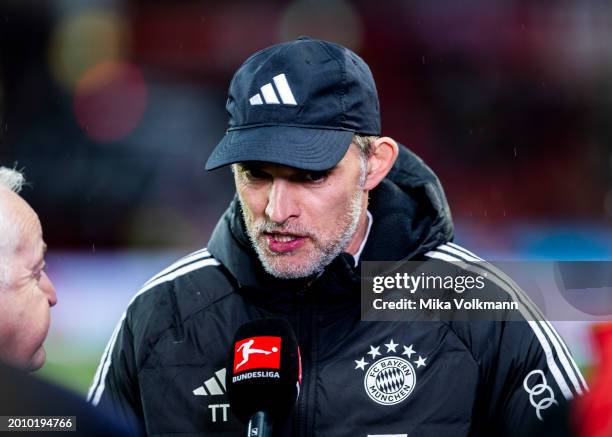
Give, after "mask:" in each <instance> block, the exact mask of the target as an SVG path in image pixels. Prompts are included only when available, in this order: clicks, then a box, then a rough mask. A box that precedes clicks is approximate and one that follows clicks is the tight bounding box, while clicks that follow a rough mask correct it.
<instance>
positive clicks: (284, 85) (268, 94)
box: [249, 73, 297, 105]
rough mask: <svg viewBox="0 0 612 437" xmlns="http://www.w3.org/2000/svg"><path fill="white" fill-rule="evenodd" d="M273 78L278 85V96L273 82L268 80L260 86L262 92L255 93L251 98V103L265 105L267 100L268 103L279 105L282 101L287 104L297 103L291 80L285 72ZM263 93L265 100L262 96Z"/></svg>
mask: <svg viewBox="0 0 612 437" xmlns="http://www.w3.org/2000/svg"><path fill="white" fill-rule="evenodd" d="M272 80H273V81H274V85H276V91H277V92H278V96H277V95H276V92H275V91H274V87H273V86H272V83H270V82H268V83H267V84H265V85H264V86H262V87H261V88H260V90H261V94H260V93H257V94H255V95H254V96H253V97H251V98H250V99H249V103H251V105H263V104H264V102H265V104H266V105H279V104H280V103H281V102H282V103H283V104H285V105H297V102H296V101H295V97H293V93H292V92H291V87H290V86H289V82H287V77H286V76H285V73H281V74H279V75H278V76H274V77H273V78H272ZM262 95H263V100H262V98H261V96H262ZM278 97H280V101H279V100H278Z"/></svg>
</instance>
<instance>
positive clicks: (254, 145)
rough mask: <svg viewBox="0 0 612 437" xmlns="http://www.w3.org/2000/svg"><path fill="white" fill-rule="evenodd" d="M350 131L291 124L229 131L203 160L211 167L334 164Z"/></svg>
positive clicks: (319, 166)
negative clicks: (252, 163)
mask: <svg viewBox="0 0 612 437" xmlns="http://www.w3.org/2000/svg"><path fill="white" fill-rule="evenodd" d="M352 139H353V132H350V131H344V130H333V129H315V128H305V127H294V126H258V127H253V128H246V129H237V130H232V131H229V132H227V133H226V134H225V136H224V137H223V139H222V140H221V141H220V142H219V144H217V147H215V150H213V152H212V154H211V155H210V157H209V158H208V161H207V162H206V170H214V169H216V168H219V167H223V166H225V165H229V164H234V163H237V162H248V161H261V162H269V163H273V164H281V165H286V166H289V167H295V168H299V169H303V170H310V171H322V170H327V169H330V168H332V167H334V166H335V165H336V164H338V162H340V160H341V159H342V158H343V157H344V155H345V154H346V151H347V150H348V147H349V145H350V144H351V141H352Z"/></svg>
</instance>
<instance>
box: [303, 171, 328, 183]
mask: <svg viewBox="0 0 612 437" xmlns="http://www.w3.org/2000/svg"><path fill="white" fill-rule="evenodd" d="M328 174H329V172H327V171H310V172H308V173H305V174H304V179H305V180H307V181H308V182H323V181H324V180H325V178H327V176H328Z"/></svg>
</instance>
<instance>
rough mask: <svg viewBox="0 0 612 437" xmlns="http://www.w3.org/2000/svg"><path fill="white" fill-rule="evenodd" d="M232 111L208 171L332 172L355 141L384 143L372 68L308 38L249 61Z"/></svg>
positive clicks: (232, 91) (239, 75)
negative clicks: (241, 165) (255, 164)
mask: <svg viewBox="0 0 612 437" xmlns="http://www.w3.org/2000/svg"><path fill="white" fill-rule="evenodd" d="M226 109H227V112H228V114H229V125H228V130H227V132H226V134H225V136H224V137H223V139H222V140H221V141H220V142H219V144H218V145H217V147H216V148H215V149H214V150H213V152H212V154H211V155H210V157H209V158H208V162H207V163H206V169H207V170H213V169H216V168H219V167H222V166H225V165H228V164H233V163H236V162H246V161H263V162H271V163H275V164H282V165H287V166H290V167H296V168H300V169H304V170H312V171H320V170H327V169H329V168H331V167H333V166H335V165H336V164H337V163H338V162H339V161H340V160H341V159H342V157H344V155H345V153H346V151H347V150H348V146H349V145H350V144H351V140H352V138H353V134H355V133H359V134H362V135H380V111H379V103H378V94H377V93H376V85H375V83H374V78H373V77H372V73H371V72H370V69H369V67H368V66H367V64H366V63H365V62H364V61H363V59H361V58H360V57H359V56H357V55H356V54H355V53H353V52H352V51H350V50H349V49H347V48H346V47H343V46H340V45H338V44H334V43H330V42H327V41H321V40H316V39H312V38H307V37H302V38H298V39H296V40H295V41H291V42H287V43H282V44H277V45H274V46H272V47H268V48H266V49H263V50H261V51H259V52H257V53H255V54H254V55H252V56H251V57H250V58H248V59H247V60H246V61H245V62H244V64H242V66H241V67H240V68H239V69H238V71H237V72H236V74H235V75H234V78H233V79H232V82H231V83H230V87H229V96H228V99H227V104H226Z"/></svg>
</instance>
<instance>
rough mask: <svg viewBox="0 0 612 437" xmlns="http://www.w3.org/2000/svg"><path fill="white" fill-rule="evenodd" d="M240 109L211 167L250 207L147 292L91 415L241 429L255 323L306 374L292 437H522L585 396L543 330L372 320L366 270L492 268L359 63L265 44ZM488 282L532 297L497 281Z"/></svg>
mask: <svg viewBox="0 0 612 437" xmlns="http://www.w3.org/2000/svg"><path fill="white" fill-rule="evenodd" d="M227 111H228V113H229V117H230V119H229V128H228V130H227V133H226V135H225V136H224V138H223V139H222V140H221V142H220V143H219V144H218V145H217V147H216V148H215V150H214V151H213V153H212V155H211V156H210V158H209V160H208V162H207V164H206V168H207V169H208V170H213V169H215V168H219V167H222V166H227V165H232V170H233V172H234V178H235V183H236V191H237V196H236V198H235V199H234V200H233V201H232V203H231V204H230V206H229V208H228V210H227V211H226V213H225V214H224V215H223V217H222V218H221V220H220V221H219V223H218V225H217V227H216V229H215V231H214V233H213V235H212V237H211V239H210V242H209V244H208V248H207V249H202V250H200V251H197V252H194V253H193V254H190V255H188V256H186V257H185V258H183V259H182V260H179V261H177V262H176V263H175V264H174V265H172V266H170V267H169V268H167V269H165V270H164V271H162V272H160V273H159V274H158V275H156V276H154V277H153V278H151V280H149V281H148V282H147V283H146V284H145V285H144V287H143V288H142V289H141V290H140V291H139V292H138V293H137V295H136V296H135V297H134V299H133V300H132V302H131V303H130V305H129V307H128V309H127V311H126V313H125V314H124V316H123V317H122V319H121V321H120V323H119V324H118V326H117V328H116V329H115V331H114V333H113V335H112V337H111V340H110V342H109V344H108V346H107V348H106V350H105V352H104V354H103V357H102V361H101V363H100V366H99V368H98V371H97V373H96V375H95V377H94V381H93V385H92V387H91V389H90V392H89V399H90V401H91V402H92V403H93V404H94V405H99V406H101V407H105V408H110V409H111V410H113V411H115V412H116V413H117V414H118V415H120V416H127V417H129V416H131V415H136V416H138V417H140V418H141V420H142V421H143V423H144V425H145V426H146V429H147V432H148V433H149V434H153V435H155V434H157V435H162V434H163V435H165V434H171V433H172V434H178V433H184V434H194V435H195V434H199V435H202V434H203V435H240V434H241V433H242V432H244V427H243V426H242V425H241V424H239V423H237V422H236V420H235V418H234V417H233V416H232V415H231V413H230V411H229V405H228V400H227V395H226V387H225V375H226V373H227V371H226V362H227V353H228V350H229V348H230V344H231V341H232V337H233V334H234V333H235V332H236V330H237V329H238V328H239V327H240V326H241V325H242V324H244V323H245V322H248V321H250V320H254V319H258V318H264V317H282V318H285V319H287V320H288V321H289V322H290V323H291V325H292V326H293V328H294V330H295V331H296V334H297V339H298V342H299V345H300V348H301V356H302V362H303V383H302V387H301V390H300V396H299V399H298V401H297V404H296V407H295V409H294V410H293V413H292V415H291V416H290V417H289V418H288V419H287V420H286V421H284V422H282V423H277V424H275V425H274V429H275V435H279V436H335V435H338V436H347V435H351V436H368V435H378V436H392V435H393V436H407V435H409V436H411V437H412V436H425V435H453V436H461V435H489V434H491V433H493V432H496V433H498V434H514V433H519V432H522V431H523V430H525V429H528V428H529V427H530V426H531V425H532V424H533V423H535V422H537V421H542V420H545V418H546V414H547V413H549V411H547V410H548V409H549V408H551V409H552V408H555V407H556V406H557V405H559V404H561V403H564V402H566V401H567V400H569V399H571V398H573V397H574V396H576V395H579V394H581V393H583V392H584V391H585V390H586V389H587V388H586V384H585V382H584V380H583V378H582V375H580V372H579V371H578V369H577V367H576V365H575V363H574V362H573V360H572V358H571V356H570V354H569V351H568V349H567V347H566V346H565V344H564V343H563V341H562V340H561V338H560V337H559V336H558V334H557V333H556V332H555V331H554V329H553V328H552V326H551V325H550V324H549V323H548V322H546V321H531V322H529V323H527V322H480V323H470V322H465V323H454V322H441V321H437V322H434V321H429V322H404V323H389V322H364V321H361V320H360V293H359V288H360V267H361V261H364V260H365V261H373V260H377V261H381V260H387V261H398V260H422V261H426V260H429V259H437V260H442V261H444V262H452V261H457V262H461V263H464V264H467V263H472V264H474V261H478V260H479V259H478V258H477V257H476V256H475V255H474V254H472V253H471V252H468V251H466V250H465V249H463V248H461V247H459V246H457V245H455V244H453V243H451V241H452V238H453V225H452V221H451V217H450V212H449V209H448V205H447V203H446V199H445V196H444V193H443V190H442V187H441V185H440V183H439V181H438V179H437V177H436V176H435V175H434V173H433V172H432V171H431V169H429V167H427V166H426V165H425V164H424V163H423V162H422V161H421V160H420V159H419V158H418V157H416V156H415V155H414V154H412V153H411V152H410V151H409V150H408V149H406V148H405V147H403V146H398V144H397V143H396V142H395V141H394V140H393V139H391V138H389V137H384V136H381V129H380V115H379V104H378V97H377V92H376V86H375V83H374V80H373V78H372V75H371V73H370V70H369V68H368V66H367V65H366V64H365V62H364V61H363V60H362V59H361V58H360V57H358V56H357V55H356V54H354V53H353V52H351V51H350V50H348V49H346V48H344V47H342V46H339V45H337V44H333V43H329V42H325V41H319V40H314V39H310V38H300V39H297V40H295V41H291V42H288V43H284V44H279V45H276V46H273V47H269V48H266V49H264V50H262V51H260V52H258V53H256V54H254V55H253V56H251V57H250V58H249V59H247V60H246V61H245V63H244V64H243V65H242V66H241V67H240V68H239V69H238V71H237V72H236V74H235V76H234V78H233V80H232V82H231V84H230V89H229V98H228V101H227ZM427 262H429V261H427ZM472 268H479V267H478V266H475V265H472ZM487 268H488V267H487ZM490 274H491V275H492V276H493V275H495V273H494V272H493V271H492V270H491V271H490ZM493 282H494V283H495V284H497V285H493ZM489 285H490V286H491V287H493V286H497V287H499V288H500V290H501V292H506V293H507V294H508V295H512V296H516V294H515V293H518V292H519V291H520V290H516V289H515V288H514V287H513V286H512V285H511V284H509V283H505V282H504V279H501V277H500V278H498V279H496V280H495V281H492V282H491V284H489ZM516 299H520V296H519V297H516ZM530 311H531V310H530ZM533 311H536V310H533ZM262 396H265V393H262Z"/></svg>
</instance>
